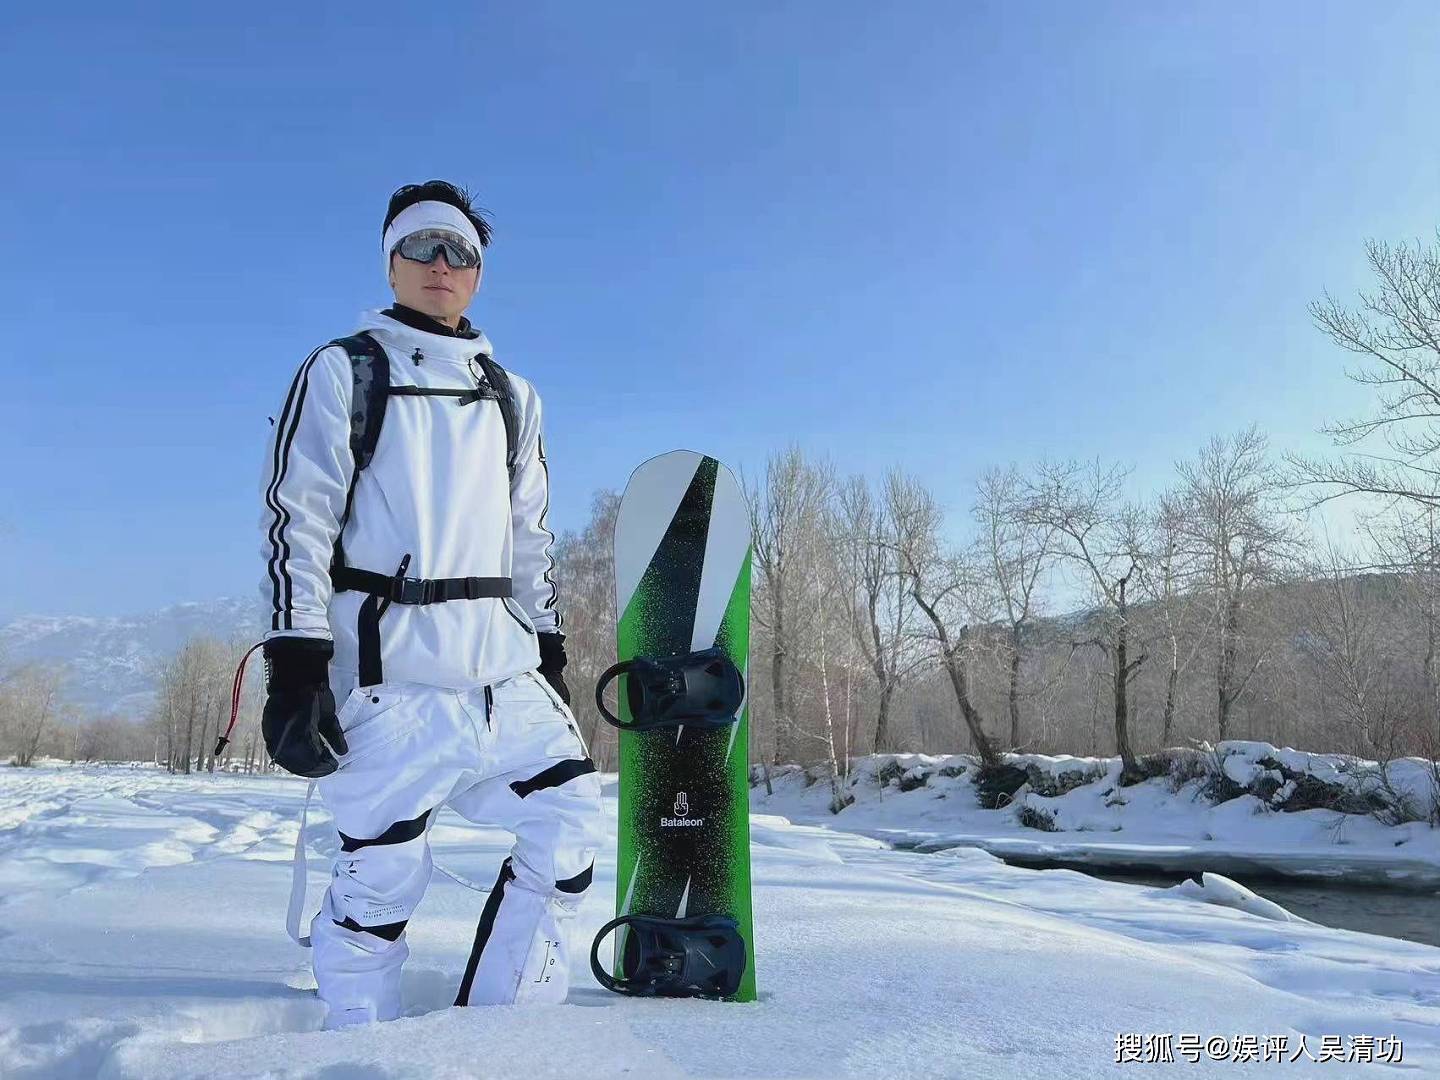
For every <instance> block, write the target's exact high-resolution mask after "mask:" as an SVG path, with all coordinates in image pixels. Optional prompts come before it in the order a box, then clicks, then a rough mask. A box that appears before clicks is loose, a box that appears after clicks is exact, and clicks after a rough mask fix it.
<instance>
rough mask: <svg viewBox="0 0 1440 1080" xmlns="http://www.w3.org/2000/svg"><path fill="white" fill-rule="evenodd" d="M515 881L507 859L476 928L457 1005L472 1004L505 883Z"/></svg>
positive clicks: (456, 1000)
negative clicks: (482, 955) (477, 971)
mask: <svg viewBox="0 0 1440 1080" xmlns="http://www.w3.org/2000/svg"><path fill="white" fill-rule="evenodd" d="M514 880H515V871H514V870H512V869H510V860H509V859H508V858H507V859H506V860H505V861H504V862H503V863H502V864H501V865H500V876H499V877H497V878H496V879H495V887H494V888H493V889H491V890H490V895H489V897H487V898H486V900H485V910H484V911H482V912H481V913H480V923H479V925H477V926H476V927H475V944H473V945H472V946H470V959H469V961H468V962H467V963H466V964H465V977H464V978H462V979H461V980H460V992H459V993H458V994H456V995H455V1004H456V1005H468V1004H469V1003H470V988H471V987H472V986H473V985H474V984H475V970H476V969H477V968H478V967H479V966H480V954H481V953H482V952H484V951H485V943H486V942H488V941H489V940H490V931H491V930H493V929H494V928H495V916H496V915H497V914H499V912H500V901H501V899H502V897H503V895H504V892H505V883H506V882H507V881H514Z"/></svg>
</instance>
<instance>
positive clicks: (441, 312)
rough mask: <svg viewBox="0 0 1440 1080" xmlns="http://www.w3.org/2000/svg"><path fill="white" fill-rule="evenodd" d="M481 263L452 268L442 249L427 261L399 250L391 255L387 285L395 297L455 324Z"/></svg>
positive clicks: (477, 278)
mask: <svg viewBox="0 0 1440 1080" xmlns="http://www.w3.org/2000/svg"><path fill="white" fill-rule="evenodd" d="M480 269H481V268H480V267H478V266H476V267H472V268H471V269H469V270H455V269H452V268H451V266H450V263H449V262H448V261H446V258H445V252H444V251H441V252H440V253H439V254H438V255H436V256H435V258H434V260H433V261H431V262H428V263H422V262H415V261H414V260H413V259H407V258H405V256H403V255H401V254H400V253H399V252H398V251H397V252H395V253H394V254H393V255H391V256H390V287H391V288H392V289H394V290H395V299H396V300H398V301H400V303H402V304H404V305H405V306H406V307H408V308H414V309H415V310H416V311H421V312H424V313H425V314H426V315H429V316H431V317H432V318H436V319H439V320H440V321H441V322H445V323H448V324H450V325H451V326H454V325H455V323H456V322H457V321H458V320H459V318H460V316H461V315H462V314H463V313H464V311H465V309H466V308H467V307H469V306H470V301H471V300H473V299H474V298H475V290H476V289H478V288H479V287H480Z"/></svg>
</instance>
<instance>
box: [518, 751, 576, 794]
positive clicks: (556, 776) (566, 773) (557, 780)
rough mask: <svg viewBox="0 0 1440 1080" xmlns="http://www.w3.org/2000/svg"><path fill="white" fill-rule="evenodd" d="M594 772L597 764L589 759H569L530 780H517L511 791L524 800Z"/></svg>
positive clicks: (559, 762) (558, 762)
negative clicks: (533, 794)
mask: <svg viewBox="0 0 1440 1080" xmlns="http://www.w3.org/2000/svg"><path fill="white" fill-rule="evenodd" d="M594 771H595V762H593V761H591V760H590V759H589V758H588V757H587V758H568V759H566V760H565V761H557V762H556V763H555V764H554V765H551V766H550V767H549V768H548V769H546V770H544V771H543V772H539V773H536V774H535V775H534V776H532V777H531V778H530V779H529V780H516V781H515V782H514V783H512V784H511V785H510V790H511V791H513V792H515V794H516V795H519V796H520V798H522V799H523V798H525V796H526V795H529V794H531V793H532V792H536V791H541V790H543V789H544V788H548V787H559V786H560V785H561V784H563V783H565V782H566V781H568V780H574V779H575V777H577V776H584V775H585V774H586V773H592V772H594Z"/></svg>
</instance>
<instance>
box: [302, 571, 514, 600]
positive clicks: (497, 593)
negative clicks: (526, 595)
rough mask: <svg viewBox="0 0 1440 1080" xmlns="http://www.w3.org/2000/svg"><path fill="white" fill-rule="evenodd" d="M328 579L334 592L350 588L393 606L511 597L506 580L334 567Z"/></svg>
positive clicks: (508, 581) (502, 578)
mask: <svg viewBox="0 0 1440 1080" xmlns="http://www.w3.org/2000/svg"><path fill="white" fill-rule="evenodd" d="M330 580H331V583H332V584H333V585H334V587H335V591H336V592H343V591H345V590H346V589H354V590H356V591H357V592H364V593H369V594H370V595H371V596H378V597H380V598H381V599H383V600H390V601H393V602H394V603H397V604H443V603H444V602H445V601H446V600H479V599H481V598H482V597H495V598H503V597H506V596H511V595H513V593H512V592H511V585H510V579H509V578H508V577H451V578H413V577H401V576H400V575H399V574H377V573H376V572H375V571H373V570H356V569H354V568H353V567H349V566H337V567H334V568H333V569H332V570H331V572H330Z"/></svg>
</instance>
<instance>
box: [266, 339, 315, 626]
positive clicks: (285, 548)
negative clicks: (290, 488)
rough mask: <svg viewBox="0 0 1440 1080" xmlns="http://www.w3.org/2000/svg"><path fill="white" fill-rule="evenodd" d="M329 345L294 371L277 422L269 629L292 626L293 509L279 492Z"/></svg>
mask: <svg viewBox="0 0 1440 1080" xmlns="http://www.w3.org/2000/svg"><path fill="white" fill-rule="evenodd" d="M327 347H328V346H324V345H322V346H321V347H320V348H319V349H316V350H315V351H314V352H312V353H311V354H310V355H309V356H308V357H306V359H305V362H304V363H303V364H301V365H300V370H299V371H297V372H296V373H295V379H294V381H293V382H291V384H290V392H289V394H287V395H286V397H285V408H284V409H283V410H281V413H280V420H279V423H278V424H277V425H276V428H277V430H276V434H275V456H274V462H273V465H272V466H271V468H272V476H271V480H270V486H269V487H268V488H267V489H266V491H265V503H266V505H267V506H269V507H270V509H271V510H272V511H273V512H274V514H275V520H274V521H272V522H271V523H270V530H269V536H270V546H271V549H272V550H271V555H270V562H269V565H268V570H269V573H270V583H271V586H272V594H273V595H272V602H273V607H274V611H273V613H272V614H271V617H270V629H272V630H290V629H293V627H292V626H291V616H290V603H291V598H292V596H293V591H294V582H293V581H292V580H291V578H290V568H289V566H288V563H289V560H290V541H289V539H288V538H287V537H286V536H285V529H286V528H287V527H288V526H289V524H290V511H289V509H288V508H287V507H285V506H284V505H283V504H282V503H281V502H280V495H279V493H280V485H281V484H283V483H284V482H285V473H286V471H287V470H288V468H289V465H290V447H291V445H292V444H293V443H294V441H295V432H296V430H297V429H298V428H299V426H300V410H301V408H302V407H303V406H304V404H305V392H306V388H307V387H308V385H309V380H310V369H311V368H312V367H313V366H314V364H315V358H316V357H317V356H319V355H320V353H321V351H322V350H324V349H325V348H327ZM282 623H283V625H282Z"/></svg>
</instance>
